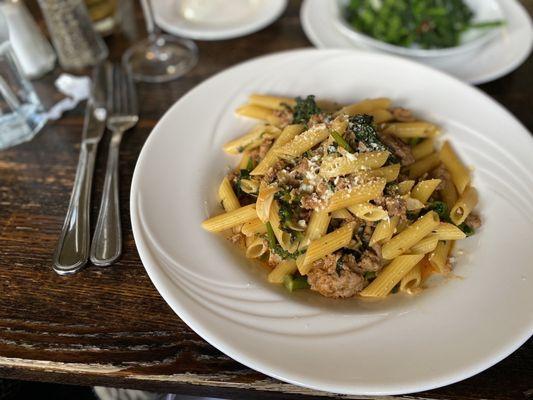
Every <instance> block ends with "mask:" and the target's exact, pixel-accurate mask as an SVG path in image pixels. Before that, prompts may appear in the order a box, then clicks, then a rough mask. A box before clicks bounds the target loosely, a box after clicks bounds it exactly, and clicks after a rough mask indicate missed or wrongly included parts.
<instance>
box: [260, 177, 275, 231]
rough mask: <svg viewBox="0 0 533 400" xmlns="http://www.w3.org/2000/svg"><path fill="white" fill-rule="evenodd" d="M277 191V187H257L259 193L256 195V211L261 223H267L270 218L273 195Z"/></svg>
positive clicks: (263, 185)
mask: <svg viewBox="0 0 533 400" xmlns="http://www.w3.org/2000/svg"><path fill="white" fill-rule="evenodd" d="M278 190H279V189H278V188H277V186H272V185H270V186H267V185H265V184H261V185H259V193H258V195H257V201H256V209H257V216H258V217H259V219H260V220H261V221H262V222H267V221H268V219H269V217H270V207H271V206H272V202H273V201H274V195H275V194H276V193H277V191H278Z"/></svg>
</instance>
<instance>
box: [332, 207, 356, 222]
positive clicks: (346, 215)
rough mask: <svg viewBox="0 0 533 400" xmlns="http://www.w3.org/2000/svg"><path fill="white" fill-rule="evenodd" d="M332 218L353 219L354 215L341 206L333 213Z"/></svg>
mask: <svg viewBox="0 0 533 400" xmlns="http://www.w3.org/2000/svg"><path fill="white" fill-rule="evenodd" d="M331 219H353V216H352V214H351V213H350V212H349V211H348V210H347V209H346V208H341V209H340V210H336V211H333V212H332V213H331Z"/></svg>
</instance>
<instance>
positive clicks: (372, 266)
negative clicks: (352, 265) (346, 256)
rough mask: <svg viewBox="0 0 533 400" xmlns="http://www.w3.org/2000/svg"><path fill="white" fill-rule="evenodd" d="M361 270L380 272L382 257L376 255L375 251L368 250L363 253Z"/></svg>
mask: <svg viewBox="0 0 533 400" xmlns="http://www.w3.org/2000/svg"><path fill="white" fill-rule="evenodd" d="M359 268H360V269H361V270H362V271H365V272H366V271H372V272H375V271H379V270H380V269H381V257H380V256H379V255H378V254H376V251H375V250H374V249H368V250H365V251H364V252H363V255H362V256H361V260H359Z"/></svg>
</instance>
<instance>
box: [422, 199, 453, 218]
mask: <svg viewBox="0 0 533 400" xmlns="http://www.w3.org/2000/svg"><path fill="white" fill-rule="evenodd" d="M427 208H428V209H429V210H433V211H435V212H436V213H437V214H438V215H439V218H440V219H441V220H444V221H447V220H449V213H448V206H447V205H446V203H444V202H442V201H433V202H431V203H429V204H428V206H427Z"/></svg>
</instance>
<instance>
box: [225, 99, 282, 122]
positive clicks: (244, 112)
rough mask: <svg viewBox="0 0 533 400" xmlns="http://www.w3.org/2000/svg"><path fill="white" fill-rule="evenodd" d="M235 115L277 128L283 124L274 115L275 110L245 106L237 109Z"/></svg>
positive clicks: (251, 105)
mask: <svg viewBox="0 0 533 400" xmlns="http://www.w3.org/2000/svg"><path fill="white" fill-rule="evenodd" d="M235 114H237V115H239V116H241V117H248V118H254V119H259V120H262V121H265V122H268V123H269V124H272V125H275V126H279V125H281V124H282V122H283V121H282V119H281V118H280V117H279V116H278V115H277V114H276V110H273V109H271V108H266V107H262V106H256V105H253V104H245V105H244V106H241V107H239V108H237V109H236V110H235Z"/></svg>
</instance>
